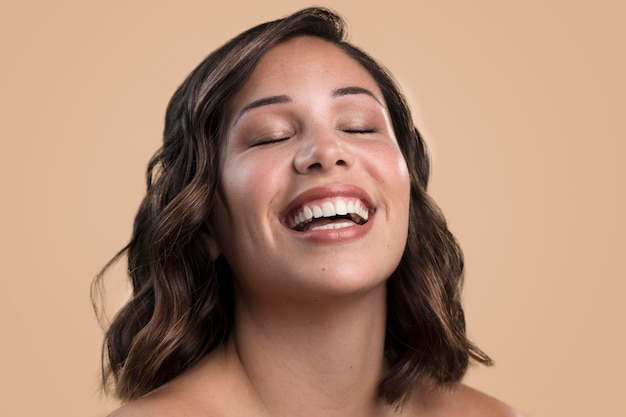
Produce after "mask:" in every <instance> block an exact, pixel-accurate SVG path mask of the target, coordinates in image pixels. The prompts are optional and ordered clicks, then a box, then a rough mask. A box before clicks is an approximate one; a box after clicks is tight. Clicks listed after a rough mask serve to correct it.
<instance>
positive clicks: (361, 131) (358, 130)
mask: <svg viewBox="0 0 626 417" xmlns="http://www.w3.org/2000/svg"><path fill="white" fill-rule="evenodd" d="M343 131H344V132H345V133H360V134H366V133H376V129H374V128H358V129H343Z"/></svg>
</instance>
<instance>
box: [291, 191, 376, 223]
mask: <svg viewBox="0 0 626 417" xmlns="http://www.w3.org/2000/svg"><path fill="white" fill-rule="evenodd" d="M347 214H356V215H358V216H359V217H361V218H362V219H363V220H367V219H368V217H369V211H368V209H367V208H365V207H363V204H362V203H361V201H360V200H359V199H356V198H337V199H334V200H328V201H324V202H323V203H321V204H320V205H318V204H309V205H304V206H302V208H301V209H300V211H299V212H298V213H297V214H296V215H295V216H293V217H292V218H290V219H289V227H291V228H294V227H296V226H297V225H300V224H302V223H308V222H310V221H311V220H312V219H319V218H320V217H333V216H343V215H347Z"/></svg>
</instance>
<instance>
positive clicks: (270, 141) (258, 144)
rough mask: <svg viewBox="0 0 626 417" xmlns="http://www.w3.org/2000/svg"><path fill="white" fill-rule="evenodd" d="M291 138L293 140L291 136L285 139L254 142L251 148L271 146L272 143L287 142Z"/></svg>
mask: <svg viewBox="0 0 626 417" xmlns="http://www.w3.org/2000/svg"><path fill="white" fill-rule="evenodd" d="M289 138H291V136H285V137H280V138H269V139H259V140H256V141H254V142H253V143H252V144H251V145H250V146H251V147H255V146H262V145H271V144H272V143H278V142H283V141H286V140H287V139H289Z"/></svg>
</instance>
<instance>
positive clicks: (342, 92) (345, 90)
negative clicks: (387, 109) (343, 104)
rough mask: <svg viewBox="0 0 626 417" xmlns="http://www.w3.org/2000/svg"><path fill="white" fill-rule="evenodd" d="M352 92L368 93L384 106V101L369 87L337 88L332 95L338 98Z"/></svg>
mask: <svg viewBox="0 0 626 417" xmlns="http://www.w3.org/2000/svg"><path fill="white" fill-rule="evenodd" d="M351 94H365V95H368V96H370V97H371V98H373V99H374V100H376V102H377V103H378V104H379V105H380V106H381V107H384V106H383V103H381V102H380V100H379V99H378V97H376V95H374V93H372V92H371V91H370V90H368V89H367V88H363V87H343V88H337V89H336V90H333V91H332V93H331V96H332V97H333V98H336V97H341V96H347V95H351Z"/></svg>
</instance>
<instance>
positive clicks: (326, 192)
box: [279, 183, 376, 242]
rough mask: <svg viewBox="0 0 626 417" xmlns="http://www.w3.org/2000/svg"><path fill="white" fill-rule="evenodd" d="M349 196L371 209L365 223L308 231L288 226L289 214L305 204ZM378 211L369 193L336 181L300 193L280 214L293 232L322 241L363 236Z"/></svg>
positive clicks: (282, 221)
mask: <svg viewBox="0 0 626 417" xmlns="http://www.w3.org/2000/svg"><path fill="white" fill-rule="evenodd" d="M337 197H347V198H357V199H359V200H360V201H361V202H362V203H363V204H364V205H365V207H366V208H367V209H368V211H369V220H368V221H367V223H365V224H363V225H358V226H357V225H355V226H354V227H347V228H343V229H333V230H312V231H307V232H298V231H295V230H292V229H291V228H290V227H289V226H288V220H287V219H288V216H290V215H291V214H292V213H293V212H294V211H295V210H297V209H299V208H300V207H302V206H304V205H305V204H308V203H312V202H314V201H318V200H324V199H330V198H337ZM375 212H376V207H375V205H374V203H373V201H372V198H371V197H370V196H369V194H368V193H367V192H366V191H365V190H364V189H362V188H361V187H358V186H356V185H352V184H343V183H334V184H328V185H325V186H320V187H314V188H310V189H308V190H305V191H304V192H302V193H300V194H298V195H297V196H296V197H295V198H294V199H293V200H292V201H290V202H289V204H287V207H285V209H284V210H282V212H281V213H280V214H279V215H280V221H281V223H282V224H283V226H285V227H286V228H287V229H288V230H289V231H290V232H291V233H293V234H295V235H297V236H299V237H302V238H304V239H307V240H313V241H320V242H336V241H340V240H345V239H353V238H356V237H358V236H361V235H363V234H365V233H367V232H368V231H369V229H370V228H371V226H372V223H373V216H374V214H375Z"/></svg>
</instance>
